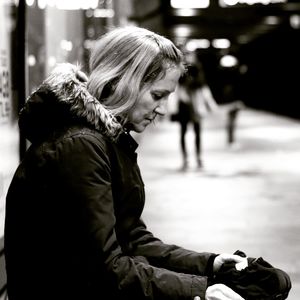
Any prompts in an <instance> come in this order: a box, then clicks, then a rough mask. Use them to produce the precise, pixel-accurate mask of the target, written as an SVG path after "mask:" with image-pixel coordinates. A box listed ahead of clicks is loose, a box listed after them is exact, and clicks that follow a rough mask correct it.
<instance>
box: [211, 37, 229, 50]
mask: <svg viewBox="0 0 300 300" xmlns="http://www.w3.org/2000/svg"><path fill="white" fill-rule="evenodd" d="M230 45H231V43H230V41H229V40H228V39H213V40H212V46H213V47H214V48H217V49H227V48H229V47H230Z"/></svg>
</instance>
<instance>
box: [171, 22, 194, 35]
mask: <svg viewBox="0 0 300 300" xmlns="http://www.w3.org/2000/svg"><path fill="white" fill-rule="evenodd" d="M173 30H174V35H175V36H177V37H187V36H190V35H191V34H192V29H191V27H190V26H187V25H179V26H176V27H175V28H174V29H173Z"/></svg>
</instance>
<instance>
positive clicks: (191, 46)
mask: <svg viewBox="0 0 300 300" xmlns="http://www.w3.org/2000/svg"><path fill="white" fill-rule="evenodd" d="M209 46H210V41H209V40H207V39H191V40H189V41H187V43H186V46H185V47H186V50H188V51H195V50H196V49H207V48H209Z"/></svg>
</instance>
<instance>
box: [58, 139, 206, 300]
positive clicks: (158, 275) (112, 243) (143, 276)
mask: <svg viewBox="0 0 300 300" xmlns="http://www.w3.org/2000/svg"><path fill="white" fill-rule="evenodd" d="M60 147H61V148H60V150H59V151H58V152H59V154H58V155H59V157H60V158H59V164H58V168H59V170H60V172H61V173H62V177H61V178H60V180H63V182H64V189H67V191H68V192H69V193H70V195H71V197H73V201H75V205H76V206H77V207H78V210H80V216H81V217H80V220H78V222H80V226H81V228H82V231H83V232H84V233H85V235H86V236H87V237H88V238H87V247H88V249H89V252H90V256H91V257H94V259H95V262H94V263H95V265H96V266H99V268H100V267H101V268H103V266H104V268H105V273H106V274H107V276H109V277H110V278H112V281H113V286H115V288H116V290H118V291H119V293H120V294H121V295H124V296H125V298H126V297H128V298H131V299H159V300H162V299H172V300H176V299H193V297H195V296H200V298H201V299H204V297H205V290H206V287H207V277H205V276H197V275H195V274H186V273H184V272H175V271H172V270H168V269H167V268H164V267H163V266H162V267H159V264H157V266H152V265H151V264H149V263H147V262H145V261H143V260H140V259H138V257H135V256H129V255H128V254H124V253H123V252H122V249H121V247H120V245H119V243H118V240H117V236H116V232H115V225H116V219H115V214H114V205H113V198H112V190H111V178H110V174H111V173H110V163H109V159H108V156H107V154H106V151H105V150H104V149H103V148H102V147H103V145H101V144H99V141H97V140H96V139H95V138H94V137H92V136H91V137H87V136H85V137H80V136H78V137H73V138H70V139H69V140H68V141H64V142H63V144H61V145H60ZM140 232H142V231H140ZM133 234H134V233H133ZM147 239H148V242H149V236H147ZM150 239H151V238H150ZM136 241H139V240H138V239H137V240H136ZM139 243H140V246H139V247H138V248H137V250H138V251H137V252H140V253H141V254H142V255H143V249H142V248H143V247H142V241H141V240H140V241H139ZM155 243H158V242H155ZM155 243H154V244H153V247H152V249H151V250H150V251H149V252H148V251H145V255H148V254H149V256H152V257H153V258H154V257H155V255H154V254H153V252H155V251H159V252H158V253H157V255H160V254H161V253H162V248H159V247H156V245H155ZM150 245H151V244H149V246H150ZM148 249H150V247H148ZM159 249H160V250H159ZM170 251H171V249H170ZM171 252H172V260H173V258H174V260H176V259H175V257H176V256H177V255H179V256H180V254H179V252H176V250H175V249H174V250H173V251H171ZM171 252H170V253H171ZM150 253H152V255H150ZM165 253H167V251H166V252H165ZM191 255H192V254H191ZM205 257H206V256H205ZM207 257H208V256H207ZM191 260H192V258H191ZM205 260H206V259H205ZM170 263H171V260H170ZM191 265H192V263H191ZM165 266H166V267H167V266H168V264H165ZM204 268H205V263H204V260H203V262H201V263H199V271H200V269H201V270H202V271H201V272H198V273H199V275H200V274H204V272H203V269H204ZM196 269H197V268H196ZM196 269H195V270H196ZM174 270H175V269H174ZM182 270H183V271H184V268H183V269H182ZM99 284H100V283H99ZM126 299H127V298H126Z"/></svg>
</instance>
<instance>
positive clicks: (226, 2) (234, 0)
mask: <svg viewBox="0 0 300 300" xmlns="http://www.w3.org/2000/svg"><path fill="white" fill-rule="evenodd" d="M286 2H287V0H219V5H220V6H221V7H226V6H233V5H237V4H248V5H254V4H263V5H268V4H275V3H286Z"/></svg>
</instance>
